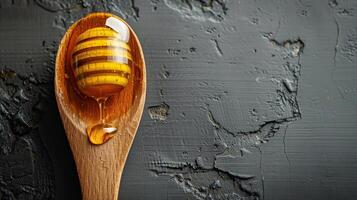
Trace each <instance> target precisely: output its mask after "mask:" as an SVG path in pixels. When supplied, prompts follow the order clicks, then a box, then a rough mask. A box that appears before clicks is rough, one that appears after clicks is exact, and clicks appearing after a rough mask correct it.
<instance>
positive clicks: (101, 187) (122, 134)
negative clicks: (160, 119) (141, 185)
mask: <svg viewBox="0 0 357 200" xmlns="http://www.w3.org/2000/svg"><path fill="white" fill-rule="evenodd" d="M55 94H56V100H57V104H58V109H59V112H60V115H61V119H62V122H63V126H64V128H65V131H66V135H67V138H68V141H69V143H70V146H71V149H72V153H73V156H74V159H75V163H76V167H77V172H78V176H79V180H80V184H81V190H82V196H83V199H84V200H102V199H103V200H112V199H117V198H118V193H119V185H120V179H121V175H122V172H123V169H124V164H125V161H126V158H127V156H128V153H129V150H130V147H131V145H132V142H133V140H134V137H135V134H136V131H137V128H138V126H139V123H140V119H141V115H142V112H143V108H144V103H145V95H146V70H145V60H144V55H143V52H142V48H141V45H140V42H139V40H138V38H137V36H136V34H135V33H134V31H133V30H132V28H131V27H130V26H129V25H128V24H127V23H126V22H125V21H123V20H122V19H121V18H119V17H117V16H114V15H112V14H109V13H92V14H89V15H87V16H86V17H84V18H82V19H80V20H79V21H77V22H76V23H74V24H73V25H72V26H71V27H70V28H69V29H68V30H67V32H66V33H65V35H64V37H63V39H62V41H61V43H60V46H59V49H58V53H57V58H56V69H55Z"/></svg>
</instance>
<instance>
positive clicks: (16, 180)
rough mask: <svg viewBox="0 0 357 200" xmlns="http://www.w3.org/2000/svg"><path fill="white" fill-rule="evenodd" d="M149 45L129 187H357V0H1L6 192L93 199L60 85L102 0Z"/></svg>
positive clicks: (160, 193)
mask: <svg viewBox="0 0 357 200" xmlns="http://www.w3.org/2000/svg"><path fill="white" fill-rule="evenodd" d="M99 11H106V12H111V13H114V14H116V15H118V16H121V17H122V18H124V19H125V20H126V21H127V22H128V23H129V24H130V25H131V26H132V27H133V29H134V30H135V31H136V33H137V34H138V37H139V39H140V40H141V43H142V45H143V49H144V52H145V59H146V65H147V73H148V74H147V79H148V85H147V87H148V90H147V92H148V93H147V102H146V107H145V108H146V109H145V111H144V114H143V119H142V122H141V125H140V127H139V130H138V134H137V136H136V139H135V142H134V145H133V147H132V150H131V153H130V155H129V158H128V161H127V164H126V167H125V171H124V174H123V178H122V183H121V189H120V199H124V200H125V199H155V200H161V199H163V200H164V199H165V200H166V199H192V200H194V199H198V200H206V199H208V200H238V199H239V200H243V199H244V200H258V199H268V200H269V199H270V200H279V199H282V200H283V199H284V200H285V199H292V200H294V199H317V200H318V199H347V200H348V199H351V200H352V199H355V196H356V190H355V187H356V186H357V181H356V180H357V173H356V172H355V169H356V167H357V157H356V155H357V150H356V148H355V146H356V144H357V135H356V131H357V121H356V119H357V110H356V105H357V104H356V103H357V87H356V86H357V81H356V78H355V77H356V75H357V68H356V60H357V45H356V44H357V26H356V23H355V22H356V20H357V13H356V11H357V3H356V2H355V1H352V0H330V1H323V0H321V1H320V0H319V1H310V0H292V1H275V0H268V1H249V0H244V1H235V0H150V1H144V0H130V1H122V0H109V1H94V0H79V1H78V0H66V1H60V0H4V1H1V2H0V46H1V49H0V86H1V87H0V119H1V121H0V163H1V164H0V199H61V200H62V199H80V198H81V194H80V187H79V183H78V178H77V175H76V171H75V165H74V162H73V159H72V157H71V152H70V149H69V146H68V143H67V141H66V137H65V134H64V130H63V128H62V125H61V122H60V118H59V115H58V111H57V108H56V103H55V99H54V94H53V71H54V59H55V55H56V50H57V47H58V43H59V41H60V38H61V36H62V35H63V34H64V32H65V30H66V29H67V28H68V27H69V26H70V25H71V24H72V23H73V22H75V21H77V20H78V19H79V18H81V17H83V16H85V15H86V14H87V13H89V12H99Z"/></svg>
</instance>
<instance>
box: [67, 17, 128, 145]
mask: <svg viewBox="0 0 357 200" xmlns="http://www.w3.org/2000/svg"><path fill="white" fill-rule="evenodd" d="M73 40H74V45H73V48H72V49H71V52H70V65H71V69H72V77H73V82H74V83H75V87H76V88H77V90H78V91H79V92H80V93H81V94H82V95H85V96H87V97H91V98H93V99H95V100H96V101H97V103H98V108H99V113H100V117H99V118H100V120H99V121H98V123H96V124H94V125H90V126H88V127H87V135H88V137H89V141H90V142H91V143H92V144H103V143H105V142H106V141H108V140H109V139H110V138H112V137H113V136H114V134H115V133H116V132H117V128H116V127H114V126H112V125H111V124H110V123H108V122H106V119H105V115H104V113H103V111H104V106H105V102H106V100H107V99H108V98H109V97H110V96H112V95H115V94H118V93H120V92H121V91H122V89H123V88H124V87H125V86H126V85H127V84H128V82H129V79H130V75H131V71H132V65H133V63H134V61H133V56H132V52H131V51H132V48H131V46H130V45H129V40H130V29H129V27H128V26H127V25H126V23H124V21H123V20H121V19H119V18H114V17H109V18H108V19H106V20H103V21H101V22H93V23H92V24H91V25H88V27H86V28H85V29H84V30H83V31H82V32H81V33H78V34H77V36H76V38H74V39H73Z"/></svg>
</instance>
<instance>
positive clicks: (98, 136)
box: [87, 123, 118, 145]
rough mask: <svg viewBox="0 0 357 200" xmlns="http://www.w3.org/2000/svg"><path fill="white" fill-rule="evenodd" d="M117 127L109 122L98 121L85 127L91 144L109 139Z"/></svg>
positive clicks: (101, 142)
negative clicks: (91, 125)
mask: <svg viewBox="0 0 357 200" xmlns="http://www.w3.org/2000/svg"><path fill="white" fill-rule="evenodd" d="M117 130H118V129H117V128H116V127H113V126H112V125H110V124H105V123H100V124H96V125H94V126H93V127H90V128H88V129H87V134H88V138H89V141H90V142H91V143H92V144H96V145H99V144H103V143H105V142H107V141H108V140H110V139H111V138H112V137H113V136H114V134H115V133H116V132H117Z"/></svg>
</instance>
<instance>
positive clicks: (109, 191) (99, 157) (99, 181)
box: [63, 120, 136, 200]
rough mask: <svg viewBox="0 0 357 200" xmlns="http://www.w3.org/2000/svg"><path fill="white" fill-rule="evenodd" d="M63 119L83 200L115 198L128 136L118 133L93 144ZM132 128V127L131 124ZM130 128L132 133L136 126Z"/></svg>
mask: <svg viewBox="0 0 357 200" xmlns="http://www.w3.org/2000/svg"><path fill="white" fill-rule="evenodd" d="M67 122H68V121H67V120H63V124H64V127H65V130H66V133H67V137H68V141H69V143H70V146H71V149H72V153H73V157H74V160H75V162H76V166H77V172H78V176H79V180H80V184H81V190H82V196H83V200H116V199H117V198H118V193H119V185H120V179H121V175H122V172H123V169H124V165H125V161H126V158H127V156H128V153H129V150H130V147H131V144H132V141H133V139H132V137H131V135H130V134H120V135H118V136H116V137H114V138H113V139H112V140H110V141H108V142H107V143H106V144H104V145H93V144H91V143H90V142H88V138H87V136H86V135H84V134H83V133H81V132H79V131H78V129H77V128H76V127H74V126H73V124H72V123H69V122H68V123H67ZM131 128H132V129H133V127H131ZM132 131H135V132H136V128H134V129H133V130H132Z"/></svg>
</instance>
